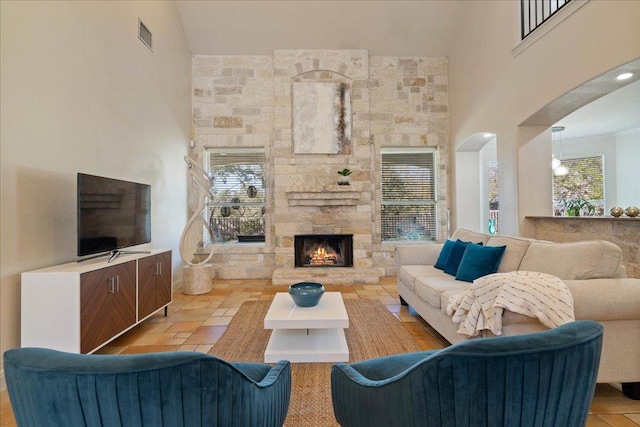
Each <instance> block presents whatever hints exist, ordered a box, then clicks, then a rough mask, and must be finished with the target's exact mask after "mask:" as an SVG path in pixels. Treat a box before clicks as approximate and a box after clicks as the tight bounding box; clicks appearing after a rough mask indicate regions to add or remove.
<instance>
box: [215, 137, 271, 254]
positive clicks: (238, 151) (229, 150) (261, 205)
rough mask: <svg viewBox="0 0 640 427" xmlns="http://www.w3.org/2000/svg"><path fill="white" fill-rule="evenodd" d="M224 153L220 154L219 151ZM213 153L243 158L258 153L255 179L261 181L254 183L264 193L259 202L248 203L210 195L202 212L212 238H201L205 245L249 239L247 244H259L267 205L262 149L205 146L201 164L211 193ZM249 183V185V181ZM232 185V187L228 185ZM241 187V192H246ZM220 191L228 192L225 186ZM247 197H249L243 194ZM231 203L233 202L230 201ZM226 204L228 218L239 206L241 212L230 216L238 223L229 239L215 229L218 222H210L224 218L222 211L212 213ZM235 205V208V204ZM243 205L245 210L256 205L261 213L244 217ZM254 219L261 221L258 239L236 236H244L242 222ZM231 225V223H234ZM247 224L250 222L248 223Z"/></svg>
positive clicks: (264, 163) (265, 169)
mask: <svg viewBox="0 0 640 427" xmlns="http://www.w3.org/2000/svg"><path fill="white" fill-rule="evenodd" d="M223 153H224V154H223ZM215 154H221V155H225V154H234V155H236V156H238V157H242V155H246V156H247V159H249V158H250V155H256V154H257V155H260V156H261V157H262V158H261V160H262V162H261V163H258V164H259V165H261V166H262V176H261V177H260V178H259V180H260V181H261V185H259V186H257V187H258V188H257V189H256V190H257V191H258V194H259V193H260V192H262V193H263V194H264V195H263V196H262V197H260V199H261V201H259V202H248V201H245V200H239V201H237V202H234V201H232V200H222V201H220V200H211V199H210V198H207V202H206V207H205V212H206V218H205V219H206V220H207V222H208V223H209V224H210V226H211V229H212V233H213V235H214V240H213V241H211V240H209V239H208V236H207V235H206V233H205V236H204V238H205V241H206V244H205V246H208V245H230V244H238V243H245V242H250V243H259V244H263V245H264V243H265V234H266V229H267V226H266V215H265V212H266V206H267V193H268V191H267V161H266V150H265V149H264V148H262V147H246V148H242V147H241V148H238V147H206V148H205V150H204V163H205V170H206V172H207V174H209V176H211V177H212V179H213V185H212V191H211V192H212V194H214V196H215V194H216V182H217V179H216V174H215V173H214V172H213V169H214V167H215V162H213V161H212V159H214V158H215V157H214V155H215ZM246 164H247V165H249V164H256V163H246ZM245 184H246V183H243V184H242V185H243V188H244V187H245ZM251 185H253V184H251ZM231 188H233V187H231ZM247 190H248V186H247ZM247 190H245V192H246V191H247ZM222 191H228V189H225V188H223V189H222ZM232 195H233V196H236V194H235V193H233V194H232ZM230 196H231V195H227V198H229V197H230ZM247 197H249V198H251V197H250V196H247ZM239 199H240V198H239ZM232 203H233V204H232ZM227 206H228V207H230V208H231V211H230V212H231V213H230V215H229V216H228V217H231V214H233V213H234V212H236V211H238V212H239V211H240V209H242V211H243V213H242V214H240V215H239V216H234V217H233V219H235V220H237V221H236V222H238V223H239V225H238V227H233V232H232V233H230V234H229V235H230V236H232V237H231V238H229V237H228V236H225V237H221V236H222V233H221V232H220V229H219V228H218V226H217V225H218V224H214V218H215V219H218V221H217V222H220V220H221V219H222V218H227V217H224V216H223V215H222V212H221V213H220V215H216V216H214V213H215V212H216V209H221V208H222V207H227ZM236 206H237V207H236ZM246 208H249V209H252V208H253V209H255V208H257V209H258V210H260V211H261V215H260V216H259V217H258V218H254V217H244V212H245V210H246ZM256 219H257V220H258V221H259V222H260V223H261V228H262V231H263V234H262V235H259V236H262V238H261V239H259V240H255V239H248V240H245V242H243V241H241V240H239V239H238V236H245V235H244V234H241V232H240V230H241V229H242V227H243V224H244V223H246V222H249V221H255V220H256ZM234 225H235V224H234ZM249 226H250V225H249Z"/></svg>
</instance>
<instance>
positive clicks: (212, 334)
mask: <svg viewBox="0 0 640 427" xmlns="http://www.w3.org/2000/svg"><path fill="white" fill-rule="evenodd" d="M286 290H287V287H286V286H271V284H270V282H269V281H268V280H224V281H223V280H217V281H215V283H214V289H213V291H211V292H210V293H208V294H205V295H197V296H188V295H183V294H182V293H181V292H180V291H179V290H178V291H176V292H175V293H174V300H173V303H172V304H171V305H170V306H169V310H168V316H167V317H164V315H163V314H162V313H159V314H156V315H154V316H153V317H151V318H149V319H147V320H146V321H145V322H143V323H142V324H140V325H138V326H137V327H136V328H134V329H133V330H131V331H129V332H127V333H126V334H124V335H123V336H121V337H119V338H118V339H116V340H114V341H113V342H112V343H110V344H109V345H107V346H105V347H103V348H102V349H101V350H100V351H98V353H102V354H131V353H148V352H157V351H176V350H180V351H201V352H208V351H209V350H210V349H211V347H212V346H213V344H215V343H216V341H217V340H218V339H219V338H220V337H221V336H222V334H223V333H224V332H225V330H226V328H227V325H228V324H229V322H230V321H231V319H232V318H233V315H234V314H235V313H236V312H237V311H238V308H239V307H240V306H241V305H242V303H243V302H244V301H256V300H269V299H271V298H273V295H274V293H276V292H286ZM327 290H328V291H340V292H342V294H343V297H344V298H345V299H346V298H350V299H358V298H362V299H369V298H375V299H379V300H380V301H382V303H384V304H385V305H386V306H387V308H388V309H389V311H390V312H391V313H393V314H394V315H395V316H396V317H398V319H400V321H401V322H402V323H403V325H404V327H405V328H406V329H407V330H408V331H409V332H410V333H411V335H412V336H413V337H414V339H415V340H416V341H417V342H418V344H419V345H420V347H422V349H424V350H429V349H437V348H442V347H443V344H444V345H446V342H445V341H444V340H443V339H442V337H440V336H439V335H438V334H437V333H436V332H435V331H433V330H432V329H431V328H430V327H429V325H428V324H426V323H425V322H424V321H423V320H422V319H421V318H420V317H419V316H417V315H416V314H415V312H412V311H410V310H408V309H407V308H406V307H402V306H401V305H400V304H399V301H398V294H397V292H396V283H395V278H393V277H390V278H382V279H381V280H380V283H379V285H361V286H360V285H355V286H327ZM0 425H1V426H15V425H16V424H15V420H14V418H13V414H12V411H11V405H10V403H9V398H8V395H7V392H6V390H5V391H3V392H1V393H0ZM587 426H588V427H600V426H603V427H606V426H615V427H618V426H619V427H626V426H640V401H633V400H631V399H628V398H626V397H625V396H624V395H623V394H622V393H621V392H620V391H618V390H617V389H616V388H614V387H612V386H610V385H607V384H599V385H598V387H597V389H596V395H595V398H594V400H593V403H592V405H591V415H589V420H588V422H587Z"/></svg>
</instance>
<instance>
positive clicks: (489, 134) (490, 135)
mask: <svg viewBox="0 0 640 427" xmlns="http://www.w3.org/2000/svg"><path fill="white" fill-rule="evenodd" d="M482 136H484V137H485V138H491V137H492V136H493V134H492V133H485V134H484V135H482Z"/></svg>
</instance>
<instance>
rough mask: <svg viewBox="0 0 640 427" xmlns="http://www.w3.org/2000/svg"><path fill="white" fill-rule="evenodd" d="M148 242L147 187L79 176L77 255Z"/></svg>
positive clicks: (117, 180)
mask: <svg viewBox="0 0 640 427" xmlns="http://www.w3.org/2000/svg"><path fill="white" fill-rule="evenodd" d="M150 241H151V186H150V185H147V184H140V183H136V182H129V181H122V180H119V179H112V178H106V177H101V176H94V175H87V174H83V173H78V256H81V257H82V256H86V255H94V254H101V253H106V252H111V253H112V258H113V257H114V256H115V255H117V254H118V253H119V250H120V249H122V248H126V247H130V246H135V245H141V244H143V243H149V242H150ZM110 260H111V259H110Z"/></svg>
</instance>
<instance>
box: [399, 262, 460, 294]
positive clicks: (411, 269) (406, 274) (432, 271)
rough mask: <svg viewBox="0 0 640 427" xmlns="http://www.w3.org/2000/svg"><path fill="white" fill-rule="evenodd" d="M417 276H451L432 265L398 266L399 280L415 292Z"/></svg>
mask: <svg viewBox="0 0 640 427" xmlns="http://www.w3.org/2000/svg"><path fill="white" fill-rule="evenodd" d="M416 277H451V276H448V275H447V274H445V273H444V272H443V271H442V270H438V269H437V268H435V267H434V266H432V265H422V264H419V265H403V266H401V267H399V268H398V280H400V281H401V282H402V283H404V284H405V285H406V286H407V287H408V288H409V289H411V290H412V291H414V292H415V283H414V282H415V279H416Z"/></svg>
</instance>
